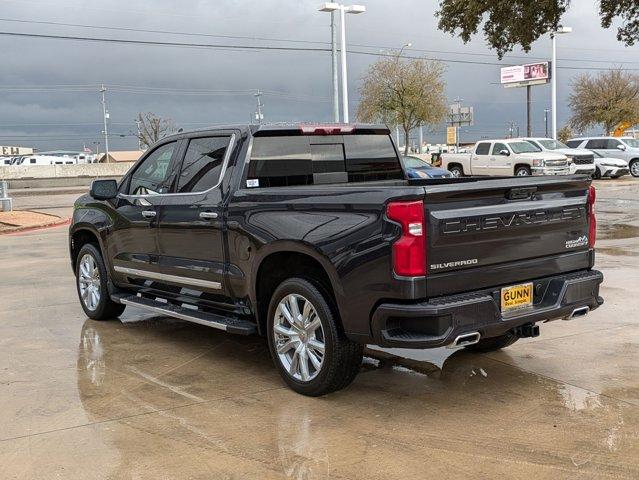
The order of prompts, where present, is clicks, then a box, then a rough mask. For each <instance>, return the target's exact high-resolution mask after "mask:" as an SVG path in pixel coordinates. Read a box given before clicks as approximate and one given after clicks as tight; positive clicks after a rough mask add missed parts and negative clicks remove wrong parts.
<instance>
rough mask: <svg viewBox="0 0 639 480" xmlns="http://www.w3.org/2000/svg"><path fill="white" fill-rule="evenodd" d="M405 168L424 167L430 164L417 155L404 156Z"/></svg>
mask: <svg viewBox="0 0 639 480" xmlns="http://www.w3.org/2000/svg"><path fill="white" fill-rule="evenodd" d="M402 162H403V164H404V167H405V168H424V167H426V166H427V165H428V164H427V163H426V162H424V161H423V160H421V159H420V158H417V157H402Z"/></svg>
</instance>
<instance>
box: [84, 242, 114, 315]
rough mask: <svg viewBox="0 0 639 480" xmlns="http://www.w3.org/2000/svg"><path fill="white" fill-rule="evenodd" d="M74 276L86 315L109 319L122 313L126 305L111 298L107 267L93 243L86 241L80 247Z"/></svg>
mask: <svg viewBox="0 0 639 480" xmlns="http://www.w3.org/2000/svg"><path fill="white" fill-rule="evenodd" d="M75 278H76V281H75V283H76V287H77V289H78V297H79V298H80V305H82V309H83V310H84V313H86V315H87V317H89V318H92V319H93V320H109V319H112V318H116V317H119V316H120V315H122V312H124V309H125V308H126V305H121V304H119V303H115V302H114V301H113V300H111V297H110V296H109V288H108V279H109V277H108V273H107V269H106V266H105V265H104V260H103V259H102V254H101V253H100V251H99V250H98V249H97V248H96V247H95V246H94V245H93V244H90V243H87V244H86V245H84V246H83V247H82V248H81V249H80V253H79V254H78V258H77V260H76V264H75Z"/></svg>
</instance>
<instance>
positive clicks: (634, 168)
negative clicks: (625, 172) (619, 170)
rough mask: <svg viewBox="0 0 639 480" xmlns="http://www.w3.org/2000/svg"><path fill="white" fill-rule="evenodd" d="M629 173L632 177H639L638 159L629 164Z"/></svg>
mask: <svg viewBox="0 0 639 480" xmlns="http://www.w3.org/2000/svg"><path fill="white" fill-rule="evenodd" d="M630 173H631V174H632V176H633V177H639V160H635V161H634V162H632V163H631V164H630Z"/></svg>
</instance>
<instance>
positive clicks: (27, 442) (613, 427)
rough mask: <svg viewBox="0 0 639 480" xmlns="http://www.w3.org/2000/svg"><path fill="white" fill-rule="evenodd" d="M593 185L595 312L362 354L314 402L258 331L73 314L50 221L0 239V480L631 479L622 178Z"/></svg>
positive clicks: (636, 325) (630, 314) (636, 410)
mask: <svg viewBox="0 0 639 480" xmlns="http://www.w3.org/2000/svg"><path fill="white" fill-rule="evenodd" d="M596 185H597V187H598V201H597V212H598V222H599V241H598V257H597V267H598V268H599V269H600V270H602V271H603V273H604V275H605V276H606V279H605V281H604V284H603V286H602V290H601V294H602V296H603V297H604V298H605V300H606V303H605V304H604V306H602V307H601V308H600V309H599V310H597V311H595V312H593V313H592V314H590V315H588V316H586V317H583V318H579V319H576V320H574V321H572V322H561V321H558V322H554V323H552V324H548V325H543V324H542V325H541V336H540V337H538V338H535V339H528V340H520V341H519V342H518V343H516V344H515V345H513V346H512V347H509V348H507V349H505V350H503V351H502V352H498V353H493V354H489V355H476V354H469V353H466V352H464V351H457V352H454V351H451V350H446V349H438V350H431V351H398V350H393V351H390V352H388V351H387V352H381V353H380V352H372V351H371V352H370V356H369V357H368V358H366V359H365V362H364V365H363V368H362V373H360V375H359V376H358V377H357V378H356V380H355V382H354V383H353V384H352V385H351V386H350V387H349V388H348V389H346V390H344V391H341V392H338V393H335V394H332V395H329V396H326V397H323V398H306V397H302V396H300V395H297V394H295V393H293V392H292V391H291V390H289V389H288V388H286V387H285V385H284V384H283V382H282V381H281V380H280V377H279V375H278V374H277V372H276V370H275V368H274V367H273V365H272V362H271V361H270V359H269V356H268V348H267V346H266V343H265V342H264V341H263V340H262V339H260V338H250V337H249V338H244V337H236V336H231V335H226V334H224V333H222V332H219V331H216V330H212V329H207V328H206V327H202V326H198V325H192V324H187V323H184V322H181V321H178V320H172V319H168V318H163V317H154V316H152V315H149V314H147V313H145V312H142V311H139V310H134V309H127V311H126V312H125V314H124V315H123V317H122V322H118V321H112V322H95V321H91V320H88V319H86V317H85V316H84V314H83V312H82V309H81V308H80V305H79V303H78V300H77V295H76V292H75V286H74V282H73V277H72V272H71V268H70V266H69V261H68V254H67V246H66V241H67V232H66V228H64V227H62V228H54V229H48V230H41V231H36V232H31V233H26V234H22V235H11V236H0V404H1V405H2V407H3V408H2V413H1V414H0V478H3V479H4V478H25V479H31V478H57V477H59V478H78V479H90V478H121V477H126V478H153V479H158V478H295V479H297V478H327V477H331V478H349V479H350V478H366V479H374V478H380V479H382V478H383V479H387V478H414V477H427V476H434V477H436V478H437V477H447V478H450V477H466V478H468V477H475V478H494V477H497V476H498V475H504V476H507V477H519V478H529V477H530V476H532V475H533V474H534V475H535V476H536V477H540V478H574V477H576V476H583V477H586V478H591V477H604V478H605V477H621V478H637V477H638V476H639V372H638V371H637V365H638V361H639V319H638V318H637V315H636V312H637V311H639V299H638V298H637V291H638V287H639V241H638V238H639V220H638V219H639V181H636V180H635V179H627V180H626V179H624V180H613V181H610V180H607V181H601V182H597V183H596ZM53 199H54V198H53ZM18 200H20V199H18ZM54 200H55V199H54ZM60 200H61V199H57V201H52V202H50V201H49V200H48V199H41V200H40V199H37V198H31V199H29V202H31V203H30V204H29V206H30V207H39V206H40V205H42V206H47V205H55V208H56V211H55V213H56V214H61V211H65V209H66V212H67V214H68V213H69V208H68V205H67V206H64V205H62V204H61V203H60ZM25 201H26V200H25ZM17 208H20V205H19V202H18V206H17ZM398 354H401V355H402V357H396V356H395V355H398Z"/></svg>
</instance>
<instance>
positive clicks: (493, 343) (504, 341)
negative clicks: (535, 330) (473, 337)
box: [464, 332, 519, 353]
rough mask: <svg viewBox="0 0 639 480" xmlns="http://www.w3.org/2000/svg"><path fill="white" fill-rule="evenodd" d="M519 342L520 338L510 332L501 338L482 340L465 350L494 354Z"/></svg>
mask: <svg viewBox="0 0 639 480" xmlns="http://www.w3.org/2000/svg"><path fill="white" fill-rule="evenodd" d="M517 340H519V337H517V336H516V335H513V334H512V333H510V332H508V333H506V334H504V335H500V336H499V337H490V338H482V339H481V340H479V342H477V343H475V344H474V345H468V346H467V347H464V348H465V349H466V350H469V351H471V352H477V353H486V352H494V351H496V350H501V349H502V348H506V347H509V346H510V345H512V344H513V343H515V342H516V341H517Z"/></svg>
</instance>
